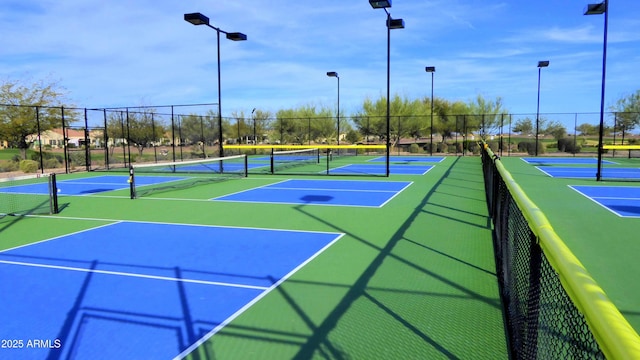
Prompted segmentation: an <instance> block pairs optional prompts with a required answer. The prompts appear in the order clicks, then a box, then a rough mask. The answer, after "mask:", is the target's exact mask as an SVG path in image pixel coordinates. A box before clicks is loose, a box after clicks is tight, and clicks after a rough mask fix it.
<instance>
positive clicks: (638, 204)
mask: <svg viewBox="0 0 640 360" xmlns="http://www.w3.org/2000/svg"><path fill="white" fill-rule="evenodd" d="M570 187H571V188H572V189H573V190H575V191H577V192H579V193H580V194H582V195H584V196H586V197H588V198H589V199H591V200H593V201H595V202H596V203H598V204H600V205H601V206H603V207H604V208H606V209H608V210H609V211H611V212H613V213H615V214H617V215H618V216H622V217H640V187H632V186H578V185H574V186H570Z"/></svg>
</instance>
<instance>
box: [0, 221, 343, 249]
mask: <svg viewBox="0 0 640 360" xmlns="http://www.w3.org/2000/svg"><path fill="white" fill-rule="evenodd" d="M25 217H33V218H44V219H64V220H83V221H105V222H112V223H121V222H129V223H137V224H159V225H182V226H199V227H217V228H224V229H248V230H265V231H285V232H298V233H315V234H317V233H320V234H337V235H344V233H340V232H332V231H321V230H318V231H317V230H292V229H278V228H260V227H250V226H231V225H211V224H192V223H173V222H166V221H146V220H123V219H107V218H83V217H77V216H57V215H56V216H45V215H25ZM107 225H113V224H105V225H101V226H107ZM88 230H90V229H88ZM82 231H86V230H81V231H78V232H82ZM72 234H75V232H74V233H69V234H64V235H61V236H56V237H54V238H52V239H56V238H59V237H62V236H66V235H72ZM43 241H45V240H43ZM32 244H36V243H32ZM3 251H4V250H3Z"/></svg>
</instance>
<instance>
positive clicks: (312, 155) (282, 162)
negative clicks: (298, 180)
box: [271, 148, 320, 174]
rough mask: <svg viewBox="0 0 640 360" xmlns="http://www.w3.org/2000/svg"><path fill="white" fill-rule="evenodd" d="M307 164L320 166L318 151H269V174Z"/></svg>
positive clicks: (312, 149) (313, 149)
mask: <svg viewBox="0 0 640 360" xmlns="http://www.w3.org/2000/svg"><path fill="white" fill-rule="evenodd" d="M307 164H320V149H315V148H310V149H300V150H285V151H276V150H275V149H271V173H272V174H274V173H276V171H277V170H279V169H288V168H291V167H295V166H302V165H307Z"/></svg>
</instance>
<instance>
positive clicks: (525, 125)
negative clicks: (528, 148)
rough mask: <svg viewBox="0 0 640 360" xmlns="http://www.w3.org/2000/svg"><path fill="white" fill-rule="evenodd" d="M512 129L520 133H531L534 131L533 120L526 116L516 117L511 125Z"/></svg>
mask: <svg viewBox="0 0 640 360" xmlns="http://www.w3.org/2000/svg"><path fill="white" fill-rule="evenodd" d="M513 131H514V132H516V133H519V134H522V135H532V134H533V133H534V129H533V121H532V120H531V119H530V118H528V117H526V118H524V119H518V120H516V123H515V124H514V126H513Z"/></svg>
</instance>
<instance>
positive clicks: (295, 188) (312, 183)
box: [212, 180, 411, 207]
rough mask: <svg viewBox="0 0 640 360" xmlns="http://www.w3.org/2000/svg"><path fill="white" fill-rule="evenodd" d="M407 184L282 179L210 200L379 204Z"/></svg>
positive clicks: (304, 203) (309, 203) (351, 204)
mask: <svg viewBox="0 0 640 360" xmlns="http://www.w3.org/2000/svg"><path fill="white" fill-rule="evenodd" d="M409 185H411V182H408V181H361V180H285V181H281V182H277V183H274V184H270V185H267V186H262V187H258V188H254V189H250V190H246V191H242V192H238V193H234V194H230V195H225V196H221V197H217V198H214V199H212V200H215V201H235V202H256V203H278V204H294V205H331V206H362V207H382V206H384V205H385V204H386V203H387V202H389V201H391V199H393V198H394V197H395V196H396V195H398V194H399V193H400V192H402V190H404V189H405V188H407V187H408V186H409Z"/></svg>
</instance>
